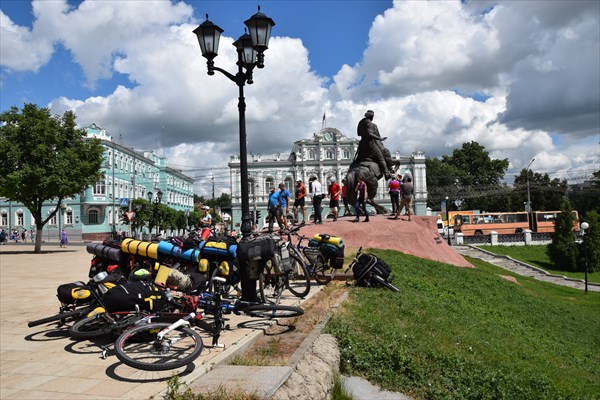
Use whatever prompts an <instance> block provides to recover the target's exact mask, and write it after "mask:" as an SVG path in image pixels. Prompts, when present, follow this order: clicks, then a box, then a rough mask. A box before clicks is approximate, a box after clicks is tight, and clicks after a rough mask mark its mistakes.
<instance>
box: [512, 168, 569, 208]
mask: <svg viewBox="0 0 600 400" xmlns="http://www.w3.org/2000/svg"><path fill="white" fill-rule="evenodd" d="M528 176H529V193H530V197H531V208H532V210H535V211H555V210H558V209H559V207H560V205H561V202H562V199H563V198H564V196H565V195H566V194H567V181H566V180H560V179H558V178H555V179H550V177H549V176H548V174H547V173H546V174H540V173H537V172H533V171H531V170H527V169H525V168H523V169H522V170H521V173H520V174H519V175H518V176H515V182H514V189H513V192H512V197H513V199H512V201H511V204H512V205H513V207H512V208H510V209H507V210H506V211H523V210H524V208H523V203H525V202H527V177H528Z"/></svg>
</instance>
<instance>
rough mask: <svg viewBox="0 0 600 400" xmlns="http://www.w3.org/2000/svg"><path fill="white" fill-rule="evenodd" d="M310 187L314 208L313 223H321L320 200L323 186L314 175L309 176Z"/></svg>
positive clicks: (321, 199)
mask: <svg viewBox="0 0 600 400" xmlns="http://www.w3.org/2000/svg"><path fill="white" fill-rule="evenodd" d="M310 188H311V189H310V191H311V193H312V203H313V208H314V213H313V214H314V216H313V220H314V223H315V224H322V223H323V219H322V218H321V212H322V211H323V208H322V207H321V202H322V201H323V188H322V186H321V182H319V180H318V179H317V178H316V177H313V178H311V183H310Z"/></svg>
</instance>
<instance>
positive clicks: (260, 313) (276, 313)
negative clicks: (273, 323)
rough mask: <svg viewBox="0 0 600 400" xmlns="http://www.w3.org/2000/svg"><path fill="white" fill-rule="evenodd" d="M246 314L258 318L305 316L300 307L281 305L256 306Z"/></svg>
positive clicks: (249, 308) (248, 309)
mask: <svg viewBox="0 0 600 400" xmlns="http://www.w3.org/2000/svg"><path fill="white" fill-rule="evenodd" d="M245 312H246V313H247V314H248V315H250V316H252V317H258V318H269V319H270V318H291V317H297V316H299V315H302V314H304V310H303V309H302V308H300V307H293V306H284V305H281V304H256V305H253V306H249V307H248V308H247V309H246V310H245Z"/></svg>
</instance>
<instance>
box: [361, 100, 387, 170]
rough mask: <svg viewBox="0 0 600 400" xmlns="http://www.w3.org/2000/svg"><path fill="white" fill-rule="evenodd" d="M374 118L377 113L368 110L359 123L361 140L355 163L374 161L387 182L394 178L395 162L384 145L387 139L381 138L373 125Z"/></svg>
mask: <svg viewBox="0 0 600 400" xmlns="http://www.w3.org/2000/svg"><path fill="white" fill-rule="evenodd" d="M374 116H375V113H374V112H373V111H372V110H368V111H367V112H366V113H365V117H364V118H363V119H361V120H360V122H359V123H358V127H357V128H356V131H357V133H358V136H360V137H361V139H360V142H359V144H358V150H357V152H356V155H355V157H354V161H355V162H360V161H364V160H367V159H370V160H372V161H373V162H375V163H377V165H378V166H379V170H380V172H381V175H382V176H385V179H386V180H387V179H390V178H391V177H392V176H393V172H392V169H393V166H394V161H393V160H392V157H391V154H390V151H389V150H388V149H386V148H385V146H384V145H383V141H384V140H385V139H387V138H382V137H381V135H380V134H379V129H377V125H375V124H374V123H373V117H374ZM379 178H380V177H379Z"/></svg>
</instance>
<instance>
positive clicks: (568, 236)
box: [547, 199, 577, 271]
mask: <svg viewBox="0 0 600 400" xmlns="http://www.w3.org/2000/svg"><path fill="white" fill-rule="evenodd" d="M573 223H574V219H573V208H571V203H569V201H568V200H567V199H564V200H563V201H562V203H561V207H560V214H558V215H557V217H556V221H554V234H553V235H552V243H550V244H549V245H548V248H547V252H548V257H550V261H552V262H553V263H554V265H555V266H556V267H557V268H558V269H562V270H565V271H577V245H576V244H575V237H574V234H573Z"/></svg>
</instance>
